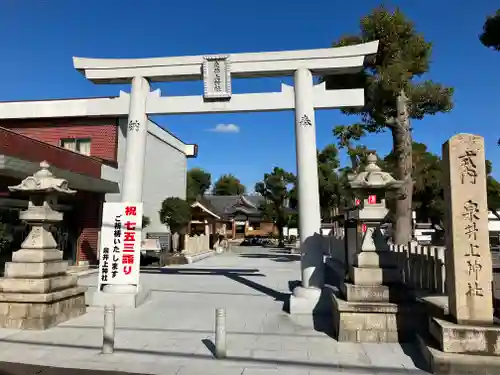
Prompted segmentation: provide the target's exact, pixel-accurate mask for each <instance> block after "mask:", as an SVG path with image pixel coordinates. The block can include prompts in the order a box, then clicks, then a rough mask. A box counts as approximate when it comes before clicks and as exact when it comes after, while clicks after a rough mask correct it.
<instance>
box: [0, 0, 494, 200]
mask: <svg viewBox="0 0 500 375" xmlns="http://www.w3.org/2000/svg"><path fill="white" fill-rule="evenodd" d="M379 3H380V1H372V0H364V1H342V2H341V1H338V2H335V1H333V0H330V1H327V0H310V1H307V2H304V1H299V0H266V1H263V0H254V1H246V2H239V1H229V0H205V1H201V0H191V1H185V2H182V1H180V2H177V1H175V2H174V1H165V0H141V1H138V0H120V1H117V0H85V1H68V0H44V1H40V0H16V1H11V0H3V1H0V36H1V42H0V46H1V55H2V59H1V60H0V82H1V90H0V100H31V99H47V98H66V97H87V96H105V95H117V94H118V92H119V90H120V89H125V90H128V87H126V86H117V85H95V84H92V83H90V82H88V81H86V80H85V79H84V78H83V77H82V76H81V75H80V74H79V73H77V72H76V71H75V70H74V69H73V65H72V60H71V58H72V56H81V57H113V58H117V57H158V56H183V55H198V54H210V53H231V52H258V51H274V50H292V49H310V48H324V47H329V46H330V44H331V42H332V41H333V40H335V39H337V38H338V37H339V36H341V35H343V34H348V33H355V32H357V30H358V24H359V19H360V18H361V17H362V16H363V15H364V14H366V13H367V12H369V11H370V10H371V9H372V8H373V7H375V6H377V5H378V4H379ZM386 4H389V5H392V6H400V7H401V8H402V9H403V10H404V11H405V13H406V14H407V15H408V16H409V17H410V18H411V19H412V20H414V22H415V23H416V25H417V28H418V29H419V31H421V32H423V33H424V34H425V36H426V38H427V39H428V40H430V41H432V42H433V45H434V48H433V56H432V59H433V63H432V66H431V72H430V74H429V75H428V76H427V77H428V78H431V79H434V80H436V81H439V82H442V83H444V84H446V85H449V86H453V87H454V88H455V98H454V101H455V109H454V110H453V111H452V112H451V113H449V114H440V115H437V116H431V117H428V118H426V119H424V120H422V121H418V122H414V123H413V126H414V129H415V130H414V139H415V140H416V141H419V142H424V143H426V144H427V145H428V146H429V148H430V149H431V151H433V152H437V153H440V150H441V144H442V143H443V142H445V141H446V140H447V139H448V138H449V137H450V136H452V135H453V134H455V133H457V132H472V133H476V134H480V135H482V136H484V137H485V138H486V148H487V151H486V152H487V157H488V158H489V159H490V160H492V161H493V163H494V165H495V164H496V168H495V175H496V176H497V177H500V147H498V146H496V140H497V138H498V137H500V131H499V129H500V120H499V112H498V108H499V106H500V72H499V70H498V67H499V66H500V53H497V52H494V51H490V50H487V49H486V48H484V47H483V46H482V45H481V44H480V43H479V40H478V34H479V33H480V31H481V28H482V25H483V23H484V20H485V17H486V15H488V14H492V13H493V12H494V11H495V10H496V8H497V7H498V2H497V1H493V0H476V1H474V5H473V6H465V4H463V6H453V5H452V4H453V3H452V2H451V1H435V0H432V1H431V0H420V1H418V2H416V1H408V0H407V1H396V0H393V1H391V2H389V3H387V2H386ZM279 85H280V81H279V79H253V80H238V81H236V82H234V88H233V90H234V92H237V93H243V92H266V91H279ZM155 87H160V88H161V89H162V91H163V95H193V94H201V93H202V90H201V87H202V86H201V83H200V82H188V83H185V82H182V83H174V84H162V85H155ZM156 120H157V121H158V122H159V123H160V124H162V125H163V126H165V127H166V128H167V129H168V130H170V131H171V132H173V133H174V134H175V135H177V136H178V137H180V138H181V139H182V140H184V141H185V142H188V143H197V144H198V145H199V156H198V158H197V159H194V160H191V161H190V166H191V167H192V166H199V167H202V168H204V169H206V170H208V171H209V172H211V173H212V176H213V178H214V179H215V178H217V176H219V175H221V174H224V173H233V174H235V175H236V176H238V177H239V178H240V179H241V181H242V182H243V183H244V184H245V185H247V186H248V187H249V188H250V190H252V189H253V186H254V184H255V182H256V181H258V180H260V179H261V178H262V176H263V174H264V173H265V172H268V171H270V170H271V169H272V168H273V167H274V166H280V167H283V168H285V169H288V170H290V171H292V172H295V144H294V132H293V113H292V112H279V113H247V114H225V115H184V116H166V117H160V118H156ZM352 120H354V119H350V118H348V117H346V116H343V115H342V114H340V112H339V111H336V110H330V111H317V114H316V124H317V139H318V147H323V146H325V145H326V144H328V143H331V142H334V141H335V139H334V138H333V136H332V135H331V131H332V127H333V126H334V125H339V124H345V123H349V122H350V121H352ZM219 124H234V125H236V126H237V127H238V128H239V132H238V133H235V132H226V133H221V132H211V131H208V129H212V128H214V127H216V126H217V125H219ZM391 140H392V139H391V136H390V134H389V133H383V134H378V135H370V136H368V137H367V138H366V139H364V140H363V143H364V144H366V145H367V146H369V147H371V148H374V149H377V150H378V151H379V152H380V153H382V154H385V153H387V152H389V151H390V149H391ZM344 160H345V158H344ZM345 161H347V160H345ZM164 163H168V160H165V161H164ZM159 165H161V164H158V165H155V166H151V167H152V168H158V166H159ZM160 169H161V167H160ZM159 172H161V171H159Z"/></svg>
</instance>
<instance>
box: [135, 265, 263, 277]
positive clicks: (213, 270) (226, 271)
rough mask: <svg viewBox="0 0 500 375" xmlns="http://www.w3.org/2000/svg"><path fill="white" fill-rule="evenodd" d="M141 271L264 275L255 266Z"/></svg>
mask: <svg viewBox="0 0 500 375" xmlns="http://www.w3.org/2000/svg"><path fill="white" fill-rule="evenodd" d="M141 273H157V274H162V275H203V276H205V275H206V276H210V275H214V276H226V275H228V274H233V275H244V276H266V275H264V274H262V273H259V269H257V268H240V269H239V268H187V267H178V268H159V267H151V268H142V267H141Z"/></svg>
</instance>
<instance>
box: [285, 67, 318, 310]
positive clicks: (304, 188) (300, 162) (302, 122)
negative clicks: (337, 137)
mask: <svg viewBox="0 0 500 375" xmlns="http://www.w3.org/2000/svg"><path fill="white" fill-rule="evenodd" d="M294 78H295V142H296V150H297V186H298V193H299V194H298V201H299V202H298V203H299V236H300V251H301V253H302V256H301V273H302V275H301V276H302V286H301V287H298V288H296V289H295V290H294V291H293V296H292V299H291V301H290V311H291V312H292V313H302V312H304V313H309V312H311V311H312V309H315V308H316V307H317V306H316V305H317V303H318V301H319V298H320V295H321V288H322V287H323V284H324V262H323V252H322V247H321V244H320V243H319V238H320V228H321V215H320V206H319V186H318V161H317V149H316V126H315V120H314V96H313V88H314V84H313V77H312V73H311V71H310V70H308V69H305V68H300V69H298V70H297V71H296V72H295V76H294ZM293 297H295V298H293ZM301 300H304V301H303V302H300V301H301ZM305 300H307V301H305Z"/></svg>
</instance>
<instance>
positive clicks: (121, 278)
mask: <svg viewBox="0 0 500 375" xmlns="http://www.w3.org/2000/svg"><path fill="white" fill-rule="evenodd" d="M141 229H142V203H130V202H120V203H115V202H112V203H104V205H103V210H102V227H101V241H100V249H99V250H100V251H99V258H100V260H99V288H98V290H101V289H102V286H103V285H106V284H119V285H139V271H140V261H141V259H140V256H141V240H142V237H141V235H142V233H141V232H142V230H141Z"/></svg>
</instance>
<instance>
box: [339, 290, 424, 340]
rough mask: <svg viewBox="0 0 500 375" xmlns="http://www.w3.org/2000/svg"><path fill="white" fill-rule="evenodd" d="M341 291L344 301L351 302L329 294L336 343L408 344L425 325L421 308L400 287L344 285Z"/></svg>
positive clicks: (340, 296)
mask: <svg viewBox="0 0 500 375" xmlns="http://www.w3.org/2000/svg"><path fill="white" fill-rule="evenodd" d="M342 289H343V290H345V291H346V293H345V294H344V295H345V296H347V299H349V298H353V299H354V300H346V299H345V297H344V296H343V295H342V294H341V293H340V292H338V291H337V292H332V293H331V300H332V311H333V322H334V333H335V338H336V339H337V340H338V341H349V342H411V341H414V339H415V332H416V331H418V329H419V328H421V327H422V324H424V322H425V320H424V309H423V308H422V306H421V305H420V304H418V303H416V302H412V301H411V300H409V299H408V297H407V296H404V294H403V287H402V286H398V287H397V286H390V287H389V286H385V285H374V286H364V285H361V286H360V285H353V284H349V283H346V285H344V286H342V287H341V290H342ZM406 294H408V292H406ZM391 300H392V301H391Z"/></svg>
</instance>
